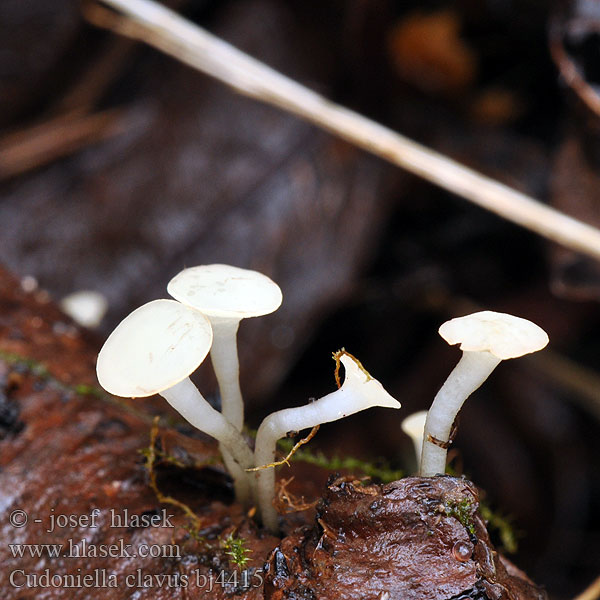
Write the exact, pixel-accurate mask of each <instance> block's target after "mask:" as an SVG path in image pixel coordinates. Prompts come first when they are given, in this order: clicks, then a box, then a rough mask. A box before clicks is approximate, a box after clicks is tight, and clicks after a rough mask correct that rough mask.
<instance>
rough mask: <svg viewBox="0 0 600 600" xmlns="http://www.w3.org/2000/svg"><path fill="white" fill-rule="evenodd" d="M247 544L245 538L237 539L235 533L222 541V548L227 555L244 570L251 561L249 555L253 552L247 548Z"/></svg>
mask: <svg viewBox="0 0 600 600" xmlns="http://www.w3.org/2000/svg"><path fill="white" fill-rule="evenodd" d="M247 543H248V542H247V541H246V540H245V539H244V538H241V537H236V536H235V535H234V534H233V533H230V534H229V535H228V536H227V537H226V538H225V539H222V540H221V547H222V548H223V549H224V550H225V554H226V555H227V556H228V557H229V559H230V560H231V562H232V563H233V564H234V565H236V566H238V567H239V568H240V569H244V568H245V566H246V565H247V564H248V561H249V560H250V557H249V556H248V555H249V554H250V553H251V552H252V550H250V548H248V547H247V545H246V544H247Z"/></svg>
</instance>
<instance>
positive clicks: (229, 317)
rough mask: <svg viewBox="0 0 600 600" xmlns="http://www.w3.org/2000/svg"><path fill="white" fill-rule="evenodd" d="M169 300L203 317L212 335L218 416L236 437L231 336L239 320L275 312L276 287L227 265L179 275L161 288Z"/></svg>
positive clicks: (240, 413) (237, 397)
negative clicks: (218, 398)
mask: <svg viewBox="0 0 600 600" xmlns="http://www.w3.org/2000/svg"><path fill="white" fill-rule="evenodd" d="M167 291H168V292H169V294H170V295H171V296H173V298H175V300H179V302H182V303H183V304H187V305H188V306H191V307H192V308H195V309H197V310H199V311H201V312H202V313H204V314H205V315H206V316H207V317H208V318H209V320H210V323H211V325H212V329H213V345H212V348H211V350H210V357H211V360H212V364H213V367H214V370H215V375H216V376H217V381H218V382H219V390H220V392H221V402H222V407H223V408H222V412H223V414H224V415H225V417H226V418H227V419H228V420H229V421H230V422H231V423H233V425H235V427H237V429H238V430H240V431H241V429H242V427H243V425H244V403H243V400H242V393H241V390H240V383H239V361H238V351H237V331H238V327H239V324H240V321H241V320H242V319H245V318H248V317H259V316H262V315H267V314H269V313H272V312H274V311H275V310H277V309H278V308H279V306H280V305H281V301H282V294H281V290H280V289H279V286H278V285H277V284H276V283H275V282H273V281H271V279H269V278H268V277H267V276H266V275H263V274H262V273H258V272H257V271H250V270H248V269H240V268H239V267H232V266H230V265H219V264H216V265H202V266H199V267H190V268H189V269H184V270H183V271H181V273H179V274H178V275H176V276H175V277H174V278H173V279H171V281H170V282H169V285H168V286H167Z"/></svg>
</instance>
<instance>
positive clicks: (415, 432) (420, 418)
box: [401, 410, 427, 439]
mask: <svg viewBox="0 0 600 600" xmlns="http://www.w3.org/2000/svg"><path fill="white" fill-rule="evenodd" d="M426 419H427V411H426V410H419V411H417V412H415V413H412V414H411V415H408V417H406V418H405V419H404V420H403V421H402V424H401V427H402V431H404V433H405V434H406V435H408V436H410V437H411V438H420V439H423V431H424V430H425V420H426Z"/></svg>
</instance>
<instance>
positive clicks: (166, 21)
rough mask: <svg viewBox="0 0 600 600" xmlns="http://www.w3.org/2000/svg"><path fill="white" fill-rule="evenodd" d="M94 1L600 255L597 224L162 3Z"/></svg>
mask: <svg viewBox="0 0 600 600" xmlns="http://www.w3.org/2000/svg"><path fill="white" fill-rule="evenodd" d="M98 1H99V2H102V3H103V4H105V5H107V6H110V7H112V9H114V10H115V11H117V12H119V13H121V15H122V17H118V16H116V15H114V14H113V15H112V18H99V12H98V10H96V11H93V12H90V13H89V15H90V18H91V20H94V21H96V22H100V23H99V24H101V25H104V26H110V27H111V28H113V29H115V30H118V31H119V32H120V33H123V34H125V35H127V36H129V37H133V38H135V39H139V40H141V41H144V42H146V43H147V44H149V45H151V46H154V47H155V48H158V49H160V50H162V51H163V52H165V53H167V54H170V55H171V56H173V57H175V58H177V59H179V60H180V61H182V62H184V63H186V64H188V65H190V66H192V67H194V68H196V69H198V70H200V71H202V72H204V73H207V74H209V75H211V76H212V77H215V78H216V79H218V80H220V81H222V82H223V83H225V84H227V85H228V86H230V87H232V88H234V89H235V90H237V91H238V92H240V93H242V94H245V95H247V96H250V97H252V98H255V99H257V100H260V101H262V102H267V103H270V104H273V105H275V106H278V107H280V108H282V109H283V110H286V111H288V112H291V113H293V114H295V115H298V116H300V117H302V118H304V119H306V120H307V121H310V122H311V123H314V124H315V125H318V126H319V127H321V128H323V129H325V130H327V131H330V132H331V133H333V134H335V135H337V136H339V137H341V138H343V139H345V140H348V141H349V142H352V143H353V144H355V145H357V146H359V147H361V148H363V149H365V150H367V151H369V152H371V153H373V154H376V155H377V156H380V157H382V158H384V159H386V160H388V161H389V162H391V163H393V164H395V165H398V166H400V167H403V168H405V169H407V170H408V171H410V172H411V173H414V174H416V175H418V176H420V177H423V178H424V179H426V180H428V181H430V182H432V183H434V184H436V185H439V186H440V187H442V188H444V189H446V190H449V191H450V192H453V193H454V194H457V195H459V196H462V197H463V198H465V199H467V200H470V201H471V202H473V203H475V204H477V205H478V206H481V207H482V208H485V209H487V210H489V211H491V212H494V213H496V214H497V215H499V216H501V217H503V218H505V219H508V220H509V221H512V222H513V223H516V224H518V225H521V226H523V227H526V228H527V229H529V230H531V231H534V232H536V233H538V234H539V235H542V236H544V237H546V238H548V239H551V240H553V241H555V242H557V243H559V244H562V245H564V246H566V247H568V248H571V249H572V250H575V251H578V252H581V253H583V254H587V255H589V256H592V257H594V258H600V231H599V230H598V229H596V228H595V227H592V226H591V225H588V224H586V223H583V222H581V221H578V220H577V219H574V218H572V217H569V216H568V215H566V214H564V213H561V212H560V211H557V210H555V209H553V208H551V207H549V206H546V205H545V204H542V203H540V202H539V201H537V200H535V199H534V198H532V197H530V196H527V195H526V194H523V193H521V192H518V191H517V190H514V189H512V188H510V187H508V186H506V185H504V184H502V183H500V182H498V181H495V180H493V179H491V178H489V177H486V176H485V175H482V174H481V173H478V172H476V171H474V170H473V169H469V168H468V167H465V166H464V165H461V164H459V163H458V162H456V161H454V160H452V159H450V158H448V157H446V156H444V155H442V154H439V153H437V152H435V151H433V150H431V149H429V148H426V147H425V146H422V145H420V144H417V143H416V142H414V141H412V140H410V139H408V138H406V137H404V136H402V135H400V134H398V133H396V132H394V131H392V130H391V129H389V128H387V127H384V126H383V125H380V124H378V123H376V122H374V121H371V120H370V119H367V118H366V117H364V116H362V115H360V114H358V113H356V112H353V111H351V110H349V109H347V108H344V107H343V106H339V105H337V104H334V103H333V102H330V101H329V100H327V99H326V98H324V97H323V96H320V95H319V94H317V93H315V92H313V91H312V90H310V89H308V88H306V87H305V86H303V85H301V84H299V83H298V82H296V81H293V80H292V79H290V78H288V77H286V76H284V75H282V74H281V73H278V72H277V71H275V70H274V69H271V68H270V67H268V66H267V65H265V64H263V63H261V62H260V61H258V60H256V59H254V58H252V57H251V56H248V55H247V54H245V53H243V52H241V51H240V50H238V49H236V48H234V47H233V46H231V45H230V44H228V43H226V42H225V41H223V40H221V39H219V38H218V37H216V36H214V35H212V34H210V33H208V32H207V31H205V30H204V29H202V28H200V27H198V26H196V25H195V24H193V23H191V22H189V21H187V20H186V19H184V18H182V17H180V16H179V15H177V14H176V13H175V12H173V11H171V10H169V9H167V8H166V7H164V6H162V5H160V4H157V3H156V2H153V1H152V0H98ZM96 9H99V6H98V5H96ZM102 21H103V22H102Z"/></svg>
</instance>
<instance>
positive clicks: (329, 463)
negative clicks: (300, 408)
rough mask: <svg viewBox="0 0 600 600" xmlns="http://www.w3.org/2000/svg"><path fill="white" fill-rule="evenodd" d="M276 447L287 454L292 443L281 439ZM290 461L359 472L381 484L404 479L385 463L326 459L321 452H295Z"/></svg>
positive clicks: (397, 471) (345, 458) (357, 459)
mask: <svg viewBox="0 0 600 600" xmlns="http://www.w3.org/2000/svg"><path fill="white" fill-rule="evenodd" d="M278 446H279V447H280V448H281V449H282V450H283V451H284V452H289V451H290V450H291V449H292V447H293V446H294V442H293V441H292V440H289V439H283V440H279V442H278ZM291 460H297V461H301V462H305V463H308V464H311V465H316V466H317V467H321V468H322V469H326V470H328V471H340V470H347V471H354V472H360V473H363V474H365V475H368V476H369V477H371V478H373V479H378V480H380V481H381V482H383V483H388V482H390V481H396V480H397V479H402V477H404V472H403V471H400V470H397V469H391V468H390V467H389V465H387V464H385V463H383V464H375V463H373V462H369V461H366V460H361V459H359V458H355V457H353V456H346V457H343V458H342V457H339V456H333V457H331V458H328V457H326V456H325V455H324V454H323V453H322V452H319V451H317V452H313V451H311V450H308V449H305V448H302V449H299V450H297V451H296V453H295V454H294V456H293V457H292V459H291Z"/></svg>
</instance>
